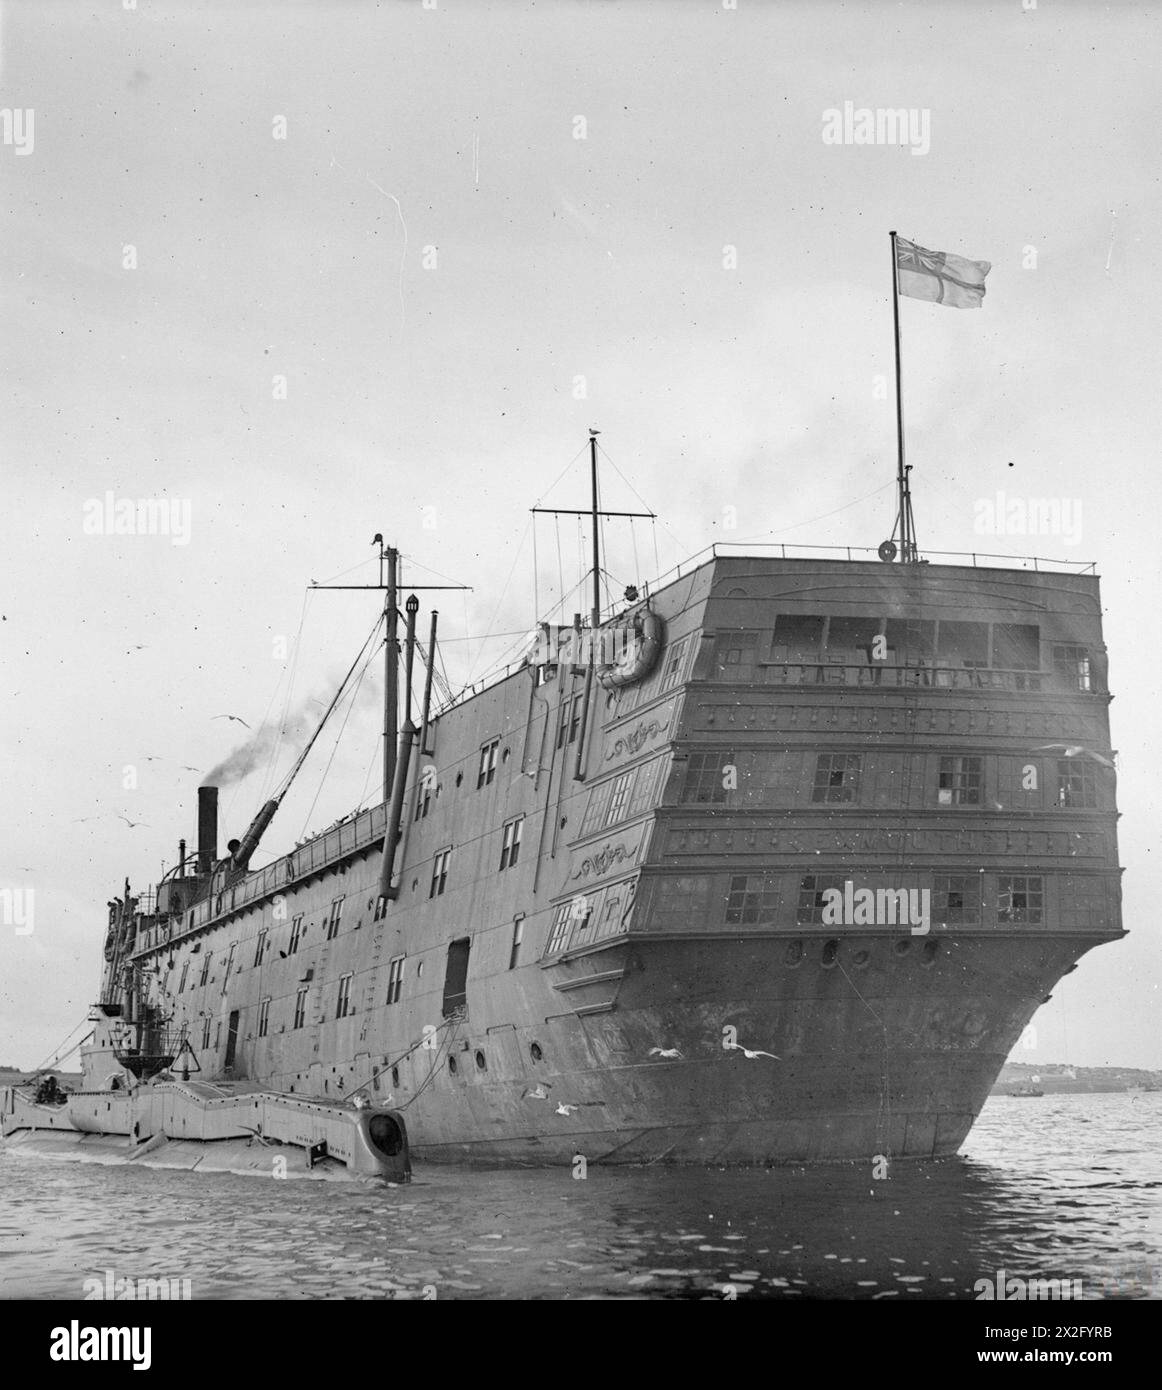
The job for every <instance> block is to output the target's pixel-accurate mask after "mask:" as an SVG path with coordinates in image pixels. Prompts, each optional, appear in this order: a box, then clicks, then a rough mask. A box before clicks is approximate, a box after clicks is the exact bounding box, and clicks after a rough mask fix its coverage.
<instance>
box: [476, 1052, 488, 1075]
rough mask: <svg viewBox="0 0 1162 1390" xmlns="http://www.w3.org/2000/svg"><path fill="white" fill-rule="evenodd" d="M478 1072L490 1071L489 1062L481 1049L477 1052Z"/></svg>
mask: <svg viewBox="0 0 1162 1390" xmlns="http://www.w3.org/2000/svg"><path fill="white" fill-rule="evenodd" d="M476 1070H477V1071H487V1070H488V1063H487V1061H486V1060H485V1057H484V1053H483V1052H481V1051H480V1050H479V1049H477V1052H476Z"/></svg>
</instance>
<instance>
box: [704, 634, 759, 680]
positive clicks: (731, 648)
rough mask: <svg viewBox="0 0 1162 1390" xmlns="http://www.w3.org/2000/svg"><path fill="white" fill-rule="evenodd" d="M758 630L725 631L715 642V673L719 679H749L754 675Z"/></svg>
mask: <svg viewBox="0 0 1162 1390" xmlns="http://www.w3.org/2000/svg"><path fill="white" fill-rule="evenodd" d="M758 640H759V635H758V633H757V632H724V633H722V634H721V635H720V636H719V637H718V639H717V641H716V642H715V643H714V674H715V676H716V677H717V678H718V679H719V680H725V681H748V680H751V679H752V678H753V677H754V666H755V658H756V656H757V648H758Z"/></svg>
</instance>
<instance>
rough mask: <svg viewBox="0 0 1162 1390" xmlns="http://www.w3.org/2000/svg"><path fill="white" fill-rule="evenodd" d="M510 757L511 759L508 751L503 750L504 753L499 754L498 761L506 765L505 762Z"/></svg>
mask: <svg viewBox="0 0 1162 1390" xmlns="http://www.w3.org/2000/svg"><path fill="white" fill-rule="evenodd" d="M510 757H511V754H510V753H509V751H508V749H507V748H506V749H505V750H504V752H503V753H501V755H500V761H501V762H502V763H506V762H508V760H509V758H510Z"/></svg>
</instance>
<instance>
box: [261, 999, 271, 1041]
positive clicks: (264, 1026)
mask: <svg viewBox="0 0 1162 1390" xmlns="http://www.w3.org/2000/svg"><path fill="white" fill-rule="evenodd" d="M269 1029H270V996H269V995H267V997H266V998H265V999H264V1000H263V1001H262V1003H261V1004H259V1006H258V1036H259V1037H260V1038H265V1037H266V1035H267V1032H268V1031H269Z"/></svg>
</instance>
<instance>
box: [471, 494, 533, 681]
mask: <svg viewBox="0 0 1162 1390" xmlns="http://www.w3.org/2000/svg"><path fill="white" fill-rule="evenodd" d="M531 523H532V517H531V516H530V517H529V520H528V521H526V522H525V529H524V530H523V531H522V532H521V538H520V540H519V541H518V542H517V546H516V553H515V554H514V556H513V560H512V567H511V568H510V569H509V572H508V578H507V579H506V580H505V581H504V587H503V588H502V589H501V591H500V597H499V598H498V599H497V600H496V607H495V608H494V609H493V611H492V617H491V618H490V619H489V622H488V630H487V631H486V632H485V633H484V636H483V637H481V638H480V650H479V651H478V652H477V653H476V657H475V659H474V660H473V662H472V665H471V666H469V668H468V679H469V680H471V677H472V673H473V672H474V671H475V670H476V665H477V662H479V660H480V658H481V656H482V655H483V651H484V643H485V642H487V641H489V640H490V639H491V637H492V632H491V628H492V625H493V623H495V622H496V619H497V617H498V615H499V613H500V608H501V605H502V604H503V603H504V598H505V595H506V594H507V593H508V586H509V585H510V584H511V583H512V577H513V575H514V574H515V573H516V567H517V563H518V562H519V560H520V556H521V551H522V550H523V549H524V543H525V538H526V537H527V536H528V533H529V526H530V525H531Z"/></svg>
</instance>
